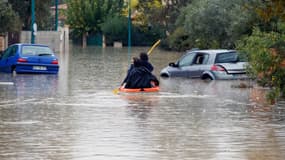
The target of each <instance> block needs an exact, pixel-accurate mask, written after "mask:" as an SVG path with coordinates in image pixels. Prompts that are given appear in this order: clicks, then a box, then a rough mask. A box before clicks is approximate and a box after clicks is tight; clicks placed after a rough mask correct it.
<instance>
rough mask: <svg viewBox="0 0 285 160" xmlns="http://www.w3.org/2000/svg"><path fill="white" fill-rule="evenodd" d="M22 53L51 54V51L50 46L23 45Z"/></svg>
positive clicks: (26, 54) (25, 54)
mask: <svg viewBox="0 0 285 160" xmlns="http://www.w3.org/2000/svg"><path fill="white" fill-rule="evenodd" d="M22 55H24V56H28V55H34V56H49V55H53V52H52V50H51V49H50V48H48V47H45V46H23V48H22Z"/></svg>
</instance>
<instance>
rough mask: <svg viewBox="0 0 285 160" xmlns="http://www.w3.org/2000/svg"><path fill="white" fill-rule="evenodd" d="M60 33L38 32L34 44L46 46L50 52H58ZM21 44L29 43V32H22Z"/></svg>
mask: <svg viewBox="0 0 285 160" xmlns="http://www.w3.org/2000/svg"><path fill="white" fill-rule="evenodd" d="M61 34H62V33H61V31H38V32H37V35H36V36H35V43H39V44H45V45H48V46H49V47H50V48H51V49H52V50H54V51H56V52H57V51H59V50H60V43H61V39H60V37H61ZM20 37H21V38H20V42H21V43H31V32H30V31H22V32H21V36H20Z"/></svg>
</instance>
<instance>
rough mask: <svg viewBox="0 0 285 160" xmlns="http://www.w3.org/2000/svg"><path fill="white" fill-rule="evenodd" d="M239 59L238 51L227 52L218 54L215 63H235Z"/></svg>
mask: <svg viewBox="0 0 285 160" xmlns="http://www.w3.org/2000/svg"><path fill="white" fill-rule="evenodd" d="M238 61H239V59H238V54H237V52H225V53H219V54H217V56H216V60H215V63H233V62H238Z"/></svg>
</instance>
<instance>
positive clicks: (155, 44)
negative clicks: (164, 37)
mask: <svg viewBox="0 0 285 160" xmlns="http://www.w3.org/2000/svg"><path fill="white" fill-rule="evenodd" d="M159 43H160V39H159V40H158V41H156V42H155V43H154V44H153V45H152V47H151V48H150V50H149V51H148V52H147V54H148V55H150V53H151V52H152V50H153V49H154V48H155V47H156V46H157V45H158V44H159Z"/></svg>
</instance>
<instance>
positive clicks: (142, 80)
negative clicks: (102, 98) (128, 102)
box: [122, 57, 159, 88]
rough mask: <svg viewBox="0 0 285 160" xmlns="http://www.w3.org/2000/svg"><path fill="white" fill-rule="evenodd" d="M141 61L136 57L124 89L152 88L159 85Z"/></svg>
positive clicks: (124, 82)
mask: <svg viewBox="0 0 285 160" xmlns="http://www.w3.org/2000/svg"><path fill="white" fill-rule="evenodd" d="M143 64H144V63H143V62H142V60H141V59H139V58H137V57H134V58H133V64H132V66H131V67H130V69H129V71H128V74H127V76H126V78H125V79H124V81H123V85H122V86H123V87H124V88H151V87H154V86H158V85H159V81H158V80H157V78H156V77H155V76H154V75H153V74H152V73H151V72H150V71H149V69H147V68H146V67H145V66H144V65H143Z"/></svg>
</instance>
